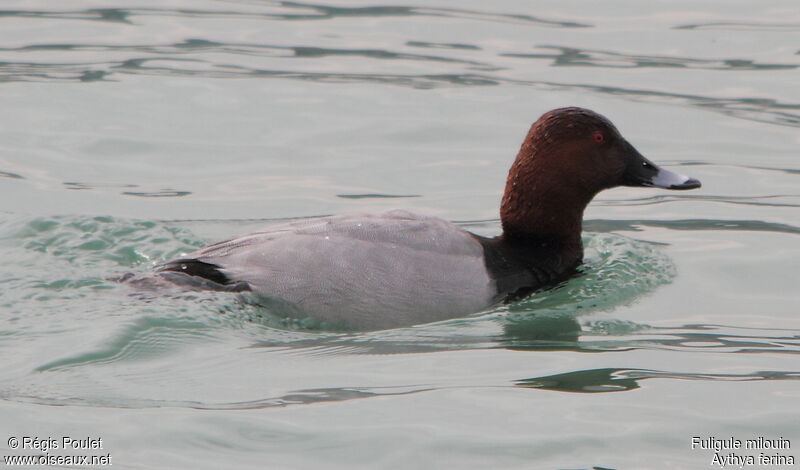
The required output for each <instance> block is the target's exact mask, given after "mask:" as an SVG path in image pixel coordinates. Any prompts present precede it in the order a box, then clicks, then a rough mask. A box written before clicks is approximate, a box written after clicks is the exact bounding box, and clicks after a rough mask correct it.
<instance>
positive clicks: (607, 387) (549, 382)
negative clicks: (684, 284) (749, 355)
mask: <svg viewBox="0 0 800 470" xmlns="http://www.w3.org/2000/svg"><path fill="white" fill-rule="evenodd" d="M647 379H676V380H722V381H757V380H800V372H786V371H758V372H753V373H750V374H692V373H678V372H664V371H658V370H644V369H610V368H606V369H593V370H579V371H575V372H567V373H565V374H556V375H549V376H546V377H534V378H531V379H524V380H520V381H519V382H517V385H518V386H520V387H529V388H538V389H542V390H553V391H557V392H579V393H602V392H624V391H628V390H635V389H637V388H639V387H641V386H642V384H641V382H642V381H644V380H647Z"/></svg>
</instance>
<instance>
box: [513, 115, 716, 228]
mask: <svg viewBox="0 0 800 470" xmlns="http://www.w3.org/2000/svg"><path fill="white" fill-rule="evenodd" d="M616 186H649V187H657V188H664V189H694V188H699V187H700V181H698V180H696V179H694V178H689V177H687V176H684V175H680V174H677V173H674V172H671V171H669V170H665V169H663V168H661V167H659V166H658V165H656V164H655V163H653V162H651V161H650V160H648V159H646V158H645V157H644V156H643V155H642V154H640V153H639V152H638V151H637V150H636V149H635V148H634V147H633V145H631V144H630V143H629V142H628V141H627V140H625V138H624V137H622V135H621V134H620V133H619V131H618V130H617V128H616V127H614V125H613V124H612V123H611V121H609V120H608V119H606V118H605V117H603V116H601V115H599V114H597V113H595V112H593V111H590V110H588V109H583V108H574V107H573V108H560V109H554V110H552V111H549V112H547V113H545V114H544V115H542V117H540V118H539V119H538V120H537V121H536V122H535V123H533V125H532V126H531V129H530V131H529V132H528V135H527V136H526V137H525V141H524V142H523V143H522V147H521V148H520V150H519V154H518V155H517V159H516V161H515V162H514V164H513V165H512V167H511V170H510V171H509V174H508V181H507V183H506V190H505V195H504V196H503V202H502V205H501V209H500V215H501V220H502V222H503V228H504V232H505V234H506V236H509V237H515V236H519V237H528V236H534V237H553V238H564V237H567V238H569V239H570V240H571V241H575V239H576V238H577V239H578V240H579V238H580V229H581V219H582V218H583V210H584V209H585V208H586V205H587V204H588V203H589V202H590V201H591V200H592V198H593V197H594V196H595V195H596V194H597V193H598V192H600V191H602V190H604V189H609V188H613V187H616Z"/></svg>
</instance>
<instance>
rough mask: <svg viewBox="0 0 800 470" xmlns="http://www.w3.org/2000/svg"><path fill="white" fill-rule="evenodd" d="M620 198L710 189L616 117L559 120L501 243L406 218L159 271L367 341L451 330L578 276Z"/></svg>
mask: <svg viewBox="0 0 800 470" xmlns="http://www.w3.org/2000/svg"><path fill="white" fill-rule="evenodd" d="M615 186H649V187H658V188H665V189H694V188H699V187H700V182H699V181H698V180H696V179H694V178H689V177H687V176H683V175H679V174H676V173H673V172H671V171H667V170H665V169H663V168H660V167H658V166H657V165H656V164H654V163H653V162H651V161H650V160H648V159H646V158H645V157H644V156H642V155H641V154H640V153H639V152H638V151H637V150H636V149H635V148H634V147H633V146H632V145H631V144H630V143H629V142H628V141H627V140H625V138H623V137H622V135H621V134H620V133H619V131H618V130H617V128H616V127H614V125H613V124H612V123H611V122H610V121H609V120H608V119H606V118H605V117H603V116H601V115H599V114H597V113H595V112H593V111H590V110H588V109H583V108H576V107H570V108H560V109H554V110H552V111H549V112H547V113H545V114H544V115H542V116H541V117H540V118H539V119H538V120H537V121H536V122H534V123H533V125H532V126H531V128H530V131H529V132H528V134H527V136H526V137H525V140H524V141H523V142H522V147H521V148H520V150H519V153H518V154H517V158H516V160H515V161H514V163H513V164H512V165H511V169H510V171H509V173H508V179H507V182H506V187H505V193H504V195H503V198H502V203H501V206H500V220H501V223H502V229H503V232H502V234H500V235H499V236H497V237H494V238H486V237H482V236H478V235H475V234H473V233H470V232H468V231H466V230H464V229H462V228H461V227H458V226H456V225H454V224H452V223H450V222H447V221H445V220H442V219H439V218H435V217H426V216H422V215H416V214H412V213H410V212H407V211H403V210H393V211H389V212H385V213H382V214H356V215H342V216H333V217H321V218H314V219H307V220H301V221H294V222H289V223H285V224H281V225H275V226H271V227H268V228H266V229H264V230H261V231H258V232H255V233H251V234H248V235H244V236H241V237H237V238H233V239H231V240H227V241H223V242H220V243H216V244H213V245H210V246H207V247H205V248H202V249H200V250H197V251H195V252H192V253H189V254H187V255H185V256H182V257H180V258H178V259H174V260H171V261H167V262H166V263H163V264H160V265H158V266H156V273H157V274H156V275H157V276H159V277H161V278H163V280H165V281H168V282H170V283H172V284H176V285H180V286H186V287H189V288H195V289H197V288H199V289H213V290H221V291H232V292H247V293H249V294H251V295H252V297H253V298H255V299H256V300H257V301H258V302H259V303H262V304H264V305H266V306H268V307H270V308H274V309H275V310H276V311H277V312H278V313H281V314H286V315H290V316H295V317H297V316H300V317H311V318H315V319H317V320H320V321H323V322H326V323H327V324H330V325H339V326H346V327H349V328H356V329H361V330H377V329H385V328H393V327H399V326H409V325H414V324H420V323H429V322H434V321H440V320H446V319H451V318H456V317H461V316H465V315H468V314H471V313H475V312H479V311H482V310H485V309H487V308H489V307H492V306H494V305H497V304H499V303H502V302H511V301H514V300H517V299H519V298H521V297H524V296H526V295H528V294H530V293H531V292H533V291H535V290H537V289H541V288H543V287H548V286H552V285H554V284H556V283H558V282H560V281H563V280H565V279H567V278H569V277H570V276H572V275H574V274H575V273H576V268H577V267H578V266H579V265H580V264H581V262H582V259H583V245H582V242H581V224H582V219H583V212H584V209H585V208H586V206H587V205H588V204H589V202H590V201H591V200H592V198H594V196H595V195H596V194H597V193H599V192H600V191H602V190H604V189H609V188H613V187H615Z"/></svg>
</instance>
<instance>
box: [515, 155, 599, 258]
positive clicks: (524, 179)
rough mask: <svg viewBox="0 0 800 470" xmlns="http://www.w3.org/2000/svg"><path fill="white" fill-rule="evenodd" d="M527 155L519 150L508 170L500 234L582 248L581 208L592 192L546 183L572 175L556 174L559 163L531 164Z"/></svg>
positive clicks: (576, 186)
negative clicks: (547, 164) (553, 164)
mask: <svg viewBox="0 0 800 470" xmlns="http://www.w3.org/2000/svg"><path fill="white" fill-rule="evenodd" d="M523 150H525V148H524V147H523ZM529 155H530V154H529V153H528V152H523V151H521V152H520V155H518V156H517V161H516V162H514V165H513V166H512V167H511V171H510V172H509V176H508V181H507V182H506V190H505V194H504V195H503V201H502V205H501V207H500V220H501V222H502V224H503V236H502V238H503V239H504V240H507V241H510V242H511V241H514V242H521V243H537V244H539V245H544V244H552V245H556V246H562V247H569V248H571V249H578V250H580V251H582V243H581V228H582V222H583V211H584V209H585V208H586V206H587V205H588V204H589V202H590V201H591V200H592V197H594V193H595V192H594V191H591V190H589V189H588V188H586V186H585V185H582V184H569V185H564V184H561V185H553V184H550V182H552V181H571V180H572V178H566V179H565V178H564V177H563V175H559V174H557V173H558V172H560V171H564V169H562V168H560V167H553V166H538V165H535V164H531V163H535V162H530V161H526V160H528V159H529ZM566 171H569V169H566Z"/></svg>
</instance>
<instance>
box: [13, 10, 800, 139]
mask: <svg viewBox="0 0 800 470" xmlns="http://www.w3.org/2000/svg"><path fill="white" fill-rule="evenodd" d="M227 6H230V5H227ZM227 6H226V7H227ZM237 8H241V10H233V9H226V8H222V9H213V10H203V9H168V8H163V9H162V8H108V9H87V10H51V11H48V10H41V11H25V10H0V19H2V18H3V17H5V18H6V19H11V18H16V19H18V20H21V19H27V20H29V21H36V20H37V19H38V20H41V19H47V20H49V21H51V22H53V21H59V20H64V21H72V20H83V21H86V20H89V21H99V22H108V23H112V24H118V25H119V26H118V27H119V28H122V29H123V30H124V31H128V30H129V29H130V28H134V27H136V26H138V25H140V23H144V22H146V21H148V20H151V19H153V18H162V17H169V18H176V19H180V20H181V21H186V22H188V23H191V22H195V21H201V20H209V19H214V20H219V21H224V20H244V19H248V20H261V21H269V22H291V23H292V24H297V25H299V24H302V23H304V22H315V23H316V22H319V21H320V20H334V19H339V18H353V17H368V18H375V19H387V18H397V19H400V20H404V21H409V22H416V21H419V18H421V17H422V18H424V17H433V18H439V19H440V20H441V21H464V20H475V21H488V22H493V23H513V24H516V25H522V26H529V27H532V28H542V27H545V28H594V27H595V25H590V24H583V23H580V22H572V21H559V20H555V19H549V18H541V17H538V16H531V15H528V14H516V13H494V12H487V11H483V12H482V11H473V10H469V9H450V8H424V7H411V6H408V7H406V6H366V7H351V6H334V5H319V4H310V3H301V2H274V3H269V4H265V5H238V6H237ZM673 28H674V31H675V33H674V34H681V33H680V32H681V31H686V32H687V33H686V34H689V33H690V32H691V31H694V30H697V29H706V28H733V29H736V30H740V31H757V30H761V29H763V30H790V31H792V30H796V29H798V28H800V27H798V25H797V24H758V23H713V24H712V23H710V24H704V25H701V24H693V25H685V24H684V25H675V26H674V27H673ZM190 31H195V32H197V33H198V34H202V31H203V30H202V28H200V29H197V30H190ZM122 37H124V35H123V36H122ZM289 40H291V38H290V39H289ZM325 42H330V41H328V40H326V41H325ZM396 47H398V48H400V49H398V50H389V49H387V48H379V47H376V48H368V49H365V48H353V47H346V46H344V44H343V47H323V46H321V45H308V44H302V45H301V44H297V45H291V44H290V45H286V44H270V43H259V42H222V41H219V40H212V39H209V38H204V37H188V38H184V39H183V40H182V41H179V42H175V43H148V44H141V43H140V44H107V43H106V44H103V43H37V44H25V45H20V46H17V47H6V48H0V83H1V82H14V81H42V80H45V81H52V80H56V81H82V82H93V81H104V80H112V81H113V80H124V79H125V76H126V75H150V76H175V77H180V76H189V77H199V78H217V79H223V78H259V79H260V78H277V79H294V80H308V81H315V82H323V83H347V82H356V83H358V82H367V83H376V84H387V85H394V86H404V87H413V88H418V89H430V88H439V87H453V86H459V87H462V86H493V85H519V86H531V87H536V88H540V89H544V90H547V89H552V90H561V91H568V90H575V91H581V90H584V91H589V92H592V93H597V94H602V95H613V96H617V97H622V98H624V99H627V100H633V101H647V102H658V103H662V102H665V101H666V102H670V103H673V104H677V105H686V106H693V107H699V108H703V109H708V110H711V111H715V112H720V113H723V114H726V115H730V116H734V117H737V118H741V119H748V120H754V121H759V122H766V123H771V124H779V125H785V126H795V127H796V126H800V113H799V112H798V111H800V104H797V103H791V102H784V101H782V100H781V99H778V98H767V97H763V96H749V97H748V96H747V92H745V96H741V94H737V95H739V96H737V97H735V98H733V97H727V96H725V97H723V96H713V95H701V94H693V93H680V92H676V91H664V90H660V89H654V88H648V87H647V86H646V85H645V84H642V85H639V84H638V83H637V86H635V87H632V86H609V85H599V84H596V83H576V82H573V81H552V80H543V79H538V78H536V79H532V78H525V77H538V76H540V75H541V74H535V73H531V69H530V65H529V64H528V63H529V62H531V61H546V62H547V63H546V64H541V65H536V66H535V67H537V68H536V69H534V70H537V69H539V68H540V67H548V66H549V67H580V68H584V67H592V68H604V69H618V68H635V69H643V68H665V69H670V72H665V73H672V74H676V75H675V78H674V79H673V81H679V80H680V78H679V75H677V74H679V73H681V72H680V71H681V70H685V71H686V72H687V73H688V72H691V71H692V70H712V71H728V72H731V73H741V72H775V71H792V70H796V69H797V68H798V67H800V65H798V64H797V61H796V60H794V58H792V60H791V61H790V62H785V63H779V62H773V63H762V62H760V61H758V60H755V59H750V58H747V57H727V58H719V59H708V58H705V57H686V56H680V55H675V56H671V55H648V54H633V53H625V52H618V51H613V50H600V49H590V48H579V47H573V46H566V45H547V44H542V45H534V47H535V48H536V49H539V50H543V51H546V52H529V51H514V50H502V48H500V50H497V48H496V47H491V48H485V47H481V46H480V45H478V44H471V43H466V42H464V43H462V42H457V43H448V42H443V43H434V42H431V41H423V40H416V39H413V38H406V39H405V40H404V41H403V42H401V43H400V44H398V45H397V46H396ZM420 49H426V50H435V51H436V52H437V53H436V54H428V53H425V54H420V53H419V50H420ZM551 51H552V52H551ZM347 58H353V59H358V60H356V61H347V64H348V66H346V67H344V68H343V67H342V66H341V65H340V63H341V61H342V59H347ZM521 59H528V60H521ZM387 61H391V63H392V64H393V65H392V66H390V67H388V66H386V65H383V64H382V63H385V62H387ZM415 62H422V63H425V64H426V67H425V68H424V69H420V68H418V67H417V66H415V65H414V63H415Z"/></svg>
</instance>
